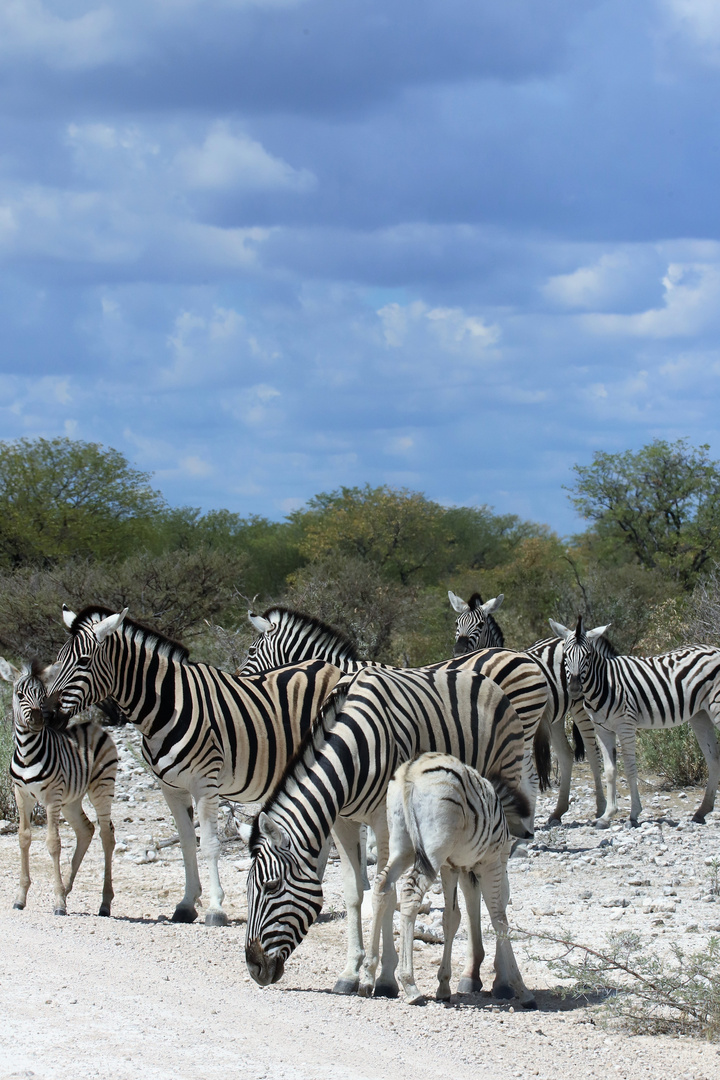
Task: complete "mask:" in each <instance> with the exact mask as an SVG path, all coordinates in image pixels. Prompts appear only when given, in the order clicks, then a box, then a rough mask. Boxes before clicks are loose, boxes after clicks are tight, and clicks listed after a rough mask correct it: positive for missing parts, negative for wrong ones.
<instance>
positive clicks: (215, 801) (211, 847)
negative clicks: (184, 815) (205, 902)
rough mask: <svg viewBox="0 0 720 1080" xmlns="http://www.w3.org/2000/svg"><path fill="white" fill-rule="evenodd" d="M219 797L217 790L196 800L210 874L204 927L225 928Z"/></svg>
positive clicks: (226, 920) (201, 840)
mask: <svg viewBox="0 0 720 1080" xmlns="http://www.w3.org/2000/svg"><path fill="white" fill-rule="evenodd" d="M219 809H220V796H219V794H218V791H217V788H216V787H213V789H212V790H211V791H209V792H203V794H202V795H200V796H199V797H198V799H197V813H198V819H199V821H200V850H201V852H202V854H203V858H204V859H205V860H206V862H207V864H208V870H209V873H210V905H209V907H208V909H207V912H206V913H205V925H206V926H227V923H228V917H227V915H226V914H225V912H224V911H223V906H222V905H223V900H224V899H225V893H224V892H223V888H222V885H221V884H220V874H219V872H218V859H219V858H220V838H219V837H218V829H217V823H218V811H219Z"/></svg>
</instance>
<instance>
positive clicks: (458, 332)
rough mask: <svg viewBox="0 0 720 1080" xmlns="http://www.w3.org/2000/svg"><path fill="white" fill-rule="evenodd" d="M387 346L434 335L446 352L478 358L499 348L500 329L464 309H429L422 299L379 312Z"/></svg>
mask: <svg viewBox="0 0 720 1080" xmlns="http://www.w3.org/2000/svg"><path fill="white" fill-rule="evenodd" d="M377 314H378V315H379V317H380V320H381V322H382V326H383V334H384V337H385V341H386V343H387V344H388V345H389V346H390V347H391V348H400V347H401V346H403V345H405V344H406V342H407V339H408V336H409V335H410V334H411V333H413V332H414V333H415V334H417V333H418V332H419V333H420V334H421V335H423V336H425V335H427V334H428V333H431V334H432V335H433V338H434V339H435V341H436V343H437V344H439V345H440V346H441V347H442V348H443V350H444V351H446V352H453V353H469V354H470V355H476V354H479V353H481V352H483V351H484V350H485V349H487V348H489V347H490V346H491V345H495V344H496V343H497V342H498V341H499V339H500V327H499V326H497V325H495V324H488V323H486V322H485V321H484V320H483V319H481V318H480V317H479V316H477V315H468V314H467V313H466V312H465V311H464V310H463V309H462V308H439V307H438V308H428V307H427V305H426V304H424V303H423V302H422V301H421V300H415V301H413V302H412V303H411V304H407V305H402V304H396V303H393V304H386V305H385V306H384V307H382V308H380V309H379V310H378V312H377Z"/></svg>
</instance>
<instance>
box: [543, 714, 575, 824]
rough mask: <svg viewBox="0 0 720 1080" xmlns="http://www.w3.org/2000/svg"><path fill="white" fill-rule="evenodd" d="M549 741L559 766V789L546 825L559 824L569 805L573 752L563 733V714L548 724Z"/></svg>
mask: <svg viewBox="0 0 720 1080" xmlns="http://www.w3.org/2000/svg"><path fill="white" fill-rule="evenodd" d="M550 742H551V744H552V748H553V750H554V751H555V756H556V758H557V759H558V765H559V766H560V790H559V791H558V797H557V802H556V803H555V809H554V810H553V812H552V814H551V815H550V817H549V818H548V825H559V824H560V822H561V821H562V816H563V814H564V813H566V812H567V809H568V807H569V805H570V782H571V780H572V768H573V752H572V750H571V749H570V743H569V742H568V740H567V735H566V734H565V717H564V716H562V717H560V719H559V720H556V721H555V722H554V723H552V724H551V725H550Z"/></svg>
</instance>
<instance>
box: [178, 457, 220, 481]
mask: <svg viewBox="0 0 720 1080" xmlns="http://www.w3.org/2000/svg"><path fill="white" fill-rule="evenodd" d="M180 468H181V470H182V472H184V473H185V474H186V475H187V476H210V475H211V474H212V473H213V472H214V471H215V470H214V469H213V467H212V465H211V464H210V462H209V461H203V459H202V458H199V457H197V456H195V455H190V457H185V458H182V459H181V460H180Z"/></svg>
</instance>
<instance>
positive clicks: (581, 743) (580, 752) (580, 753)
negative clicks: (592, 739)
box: [573, 721, 585, 761]
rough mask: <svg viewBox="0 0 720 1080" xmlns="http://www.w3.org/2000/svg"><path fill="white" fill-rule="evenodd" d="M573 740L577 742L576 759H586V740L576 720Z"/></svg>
mask: <svg viewBox="0 0 720 1080" xmlns="http://www.w3.org/2000/svg"><path fill="white" fill-rule="evenodd" d="M573 741H574V743H575V760H576V761H584V760H585V740H584V739H583V737H582V735H581V734H580V728H579V727H578V726H577V724H576V723H575V722H574V721H573Z"/></svg>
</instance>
